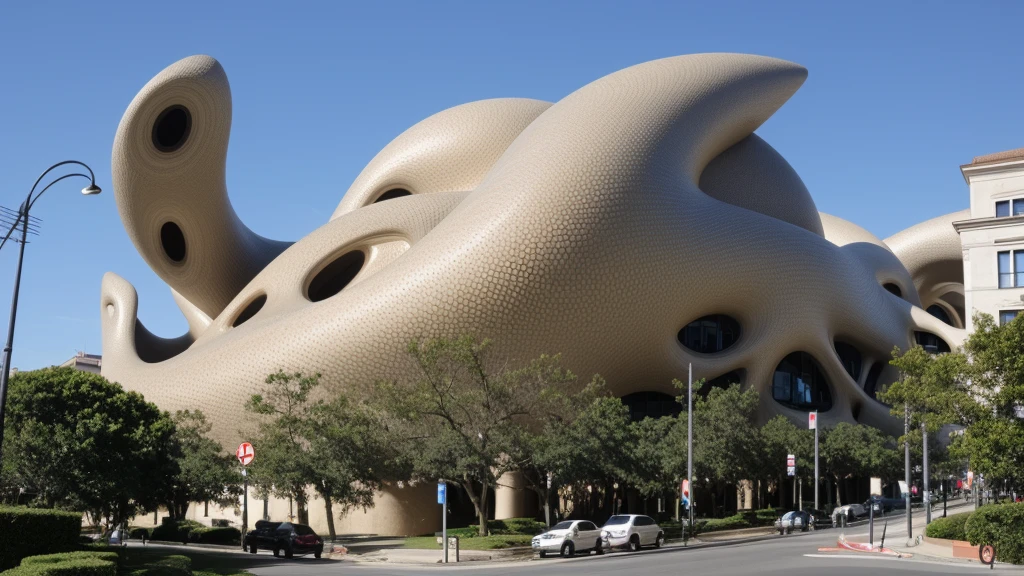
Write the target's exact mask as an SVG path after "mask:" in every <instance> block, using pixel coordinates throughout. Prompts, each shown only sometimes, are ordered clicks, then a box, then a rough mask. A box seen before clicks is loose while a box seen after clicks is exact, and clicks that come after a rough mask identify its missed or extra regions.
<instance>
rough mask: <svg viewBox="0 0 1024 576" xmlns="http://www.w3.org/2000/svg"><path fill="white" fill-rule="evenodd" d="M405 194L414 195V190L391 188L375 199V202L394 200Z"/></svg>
mask: <svg viewBox="0 0 1024 576" xmlns="http://www.w3.org/2000/svg"><path fill="white" fill-rule="evenodd" d="M403 196H412V192H409V191H408V190H406V189H405V188H392V189H391V190H388V191H387V192H385V193H383V194H381V195H380V196H378V197H377V199H376V200H374V201H373V203H374V204H376V203H378V202H383V201H385V200H394V199H395V198H401V197H403Z"/></svg>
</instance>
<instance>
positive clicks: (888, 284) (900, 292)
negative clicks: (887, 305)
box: [882, 282, 903, 298]
mask: <svg viewBox="0 0 1024 576" xmlns="http://www.w3.org/2000/svg"><path fill="white" fill-rule="evenodd" d="M882 288H885V289H886V290H888V291H889V292H891V293H892V294H893V295H894V296H896V297H897V298H903V290H900V287H899V286H897V285H895V284H893V283H892V282H886V283H885V284H882Z"/></svg>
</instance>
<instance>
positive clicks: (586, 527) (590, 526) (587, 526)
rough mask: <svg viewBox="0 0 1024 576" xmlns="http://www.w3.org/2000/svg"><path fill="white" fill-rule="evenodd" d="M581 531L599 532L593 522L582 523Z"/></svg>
mask: <svg viewBox="0 0 1024 576" xmlns="http://www.w3.org/2000/svg"><path fill="white" fill-rule="evenodd" d="M580 530H583V531H588V530H597V526H594V523H593V522H586V521H584V522H580Z"/></svg>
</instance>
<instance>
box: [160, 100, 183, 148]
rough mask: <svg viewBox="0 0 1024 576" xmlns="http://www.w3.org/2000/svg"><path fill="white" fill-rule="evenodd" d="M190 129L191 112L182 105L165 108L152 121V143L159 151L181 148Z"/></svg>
mask: <svg viewBox="0 0 1024 576" xmlns="http://www.w3.org/2000/svg"><path fill="white" fill-rule="evenodd" d="M191 131H192V114H191V113H190V112H189V111H188V108H185V107H184V106H178V105H175V106H171V107H169V108H165V109H164V111H163V112H161V113H160V115H159V116H157V118H156V122H154V123H153V145H154V146H156V149H157V150H159V151H161V152H174V151H175V150H177V149H178V148H181V147H182V146H183V145H184V144H185V141H186V140H188V135H189V133H190V132H191Z"/></svg>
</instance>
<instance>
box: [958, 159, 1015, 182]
mask: <svg viewBox="0 0 1024 576" xmlns="http://www.w3.org/2000/svg"><path fill="white" fill-rule="evenodd" d="M1017 170H1024V158H1016V159H1014V160H995V161H993V162H985V163H982V164H964V165H963V166H960V173H961V174H962V175H963V177H964V182H966V183H967V184H970V183H971V176H980V175H982V174H998V173H1000V172H1013V171H1017Z"/></svg>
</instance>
